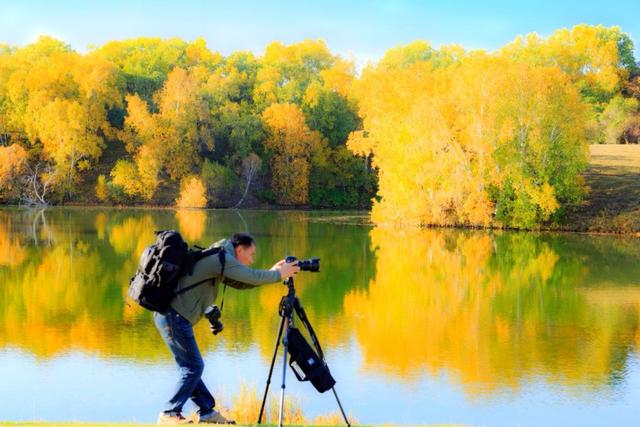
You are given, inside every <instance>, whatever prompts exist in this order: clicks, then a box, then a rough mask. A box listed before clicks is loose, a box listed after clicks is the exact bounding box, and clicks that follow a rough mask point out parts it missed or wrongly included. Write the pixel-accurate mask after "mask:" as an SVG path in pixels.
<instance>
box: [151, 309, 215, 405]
mask: <svg viewBox="0 0 640 427" xmlns="http://www.w3.org/2000/svg"><path fill="white" fill-rule="evenodd" d="M153 320H154V321H155V324H156V328H158V331H160V335H161V336H162V339H163V340H164V342H165V343H167V346H169V349H170V350H171V353H173V357H174V358H175V360H176V363H177V364H178V371H179V372H180V378H179V379H178V383H177V384H176V388H175V392H174V393H173V397H172V398H171V399H170V400H169V401H168V402H167V403H166V405H165V407H164V412H166V413H172V414H177V413H180V412H182V407H183V406H184V404H185V403H186V402H187V399H191V400H192V401H193V403H195V404H196V405H197V406H198V408H199V410H198V413H199V414H200V415H207V414H209V413H211V412H212V411H213V407H214V406H215V404H216V401H215V399H214V398H213V396H212V395H211V393H209V390H207V387H206V386H205V385H204V383H203V382H202V371H203V370H204V361H203V360H202V356H201V355H200V350H199V349H198V343H196V339H195V336H194V335H193V328H192V327H191V323H189V321H188V320H187V319H185V318H184V317H182V316H181V315H179V314H178V313H177V312H176V311H175V310H174V309H172V308H169V310H168V311H167V312H166V313H157V312H156V313H154V314H153Z"/></svg>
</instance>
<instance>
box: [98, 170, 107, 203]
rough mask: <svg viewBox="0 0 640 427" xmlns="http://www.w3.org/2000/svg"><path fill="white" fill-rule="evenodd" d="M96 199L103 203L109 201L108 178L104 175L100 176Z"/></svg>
mask: <svg viewBox="0 0 640 427" xmlns="http://www.w3.org/2000/svg"><path fill="white" fill-rule="evenodd" d="M96 197H97V198H98V200H100V201H101V202H105V201H106V200H107V197H108V194H107V178H106V177H105V176H104V175H99V176H98V182H97V183H96Z"/></svg>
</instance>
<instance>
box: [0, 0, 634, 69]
mask: <svg viewBox="0 0 640 427" xmlns="http://www.w3.org/2000/svg"><path fill="white" fill-rule="evenodd" d="M639 17H640V2H639V1H635V2H633V1H627V0H622V1H616V2H612V1H608V2H607V1H602V0H601V1H597V2H596V1H583V2H577V1H576V2H561V1H550V0H544V1H538V2H518V1H517V0H513V1H483V2H473V1H448V2H445V1H409V0H404V1H403V0H397V1H391V0H385V1H370V2H367V1H347V0H343V1H334V0H327V1H322V0H316V1H302V0H300V1H275V0H274V1H240V0H236V1H227V0H210V1H189V0H184V1H180V2H178V1H175V2H170V1H161V0H157V1H133V0H129V1H121V0H110V1H103V2H91V1H86V2H81V1H71V0H61V1H13V2H7V1H6V0H4V1H3V2H2V3H1V4H0V42H4V43H9V44H11V45H24V44H27V43H29V42H32V41H34V40H36V39H37V37H38V35H40V34H48V35H51V36H54V37H56V38H59V39H62V40H65V41H66V42H68V43H69V44H71V46H73V47H74V48H75V49H76V50H79V51H85V50H86V48H87V46H89V45H101V44H103V43H105V42H106V41H108V40H114V39H125V38H132V37H138V36H156V37H163V38H165V37H180V38H182V39H184V40H187V41H190V40H193V39H195V38H197V37H200V36H202V37H204V38H205V39H206V40H207V44H208V46H209V48H210V49H212V50H216V51H219V52H221V53H223V54H228V53H230V52H232V51H235V50H251V51H253V52H255V53H256V54H261V53H262V52H263V51H264V47H265V46H266V45H267V44H268V43H270V42H272V41H275V40H278V41H281V42H283V43H286V44H290V43H294V42H297V41H301V40H303V39H305V38H314V39H315V38H321V39H324V40H325V41H326V42H327V44H328V45H329V47H330V49H331V50H332V51H333V52H336V53H339V54H341V55H344V56H350V55H353V56H354V57H355V58H356V59H357V60H358V62H361V63H362V62H365V61H368V60H376V59H378V58H380V57H381V56H382V54H383V53H384V52H385V51H386V50H387V49H389V48H390V47H394V46H397V45H399V44H406V43H408V42H411V41H413V40H417V39H422V40H428V41H430V42H431V43H432V44H433V45H435V46H436V47H437V46H440V45H442V44H450V43H457V44H461V45H463V46H464V47H466V48H470V49H475V48H482V49H487V50H493V49H496V48H498V47H500V46H502V45H504V44H505V43H507V42H509V41H511V40H513V39H514V38H515V37H516V36H517V35H518V34H526V33H529V32H532V31H535V32H538V33H539V34H542V35H549V34H550V33H552V32H553V31H554V30H555V29H558V28H562V27H572V26H573V25H576V24H579V23H587V24H603V25H606V26H611V25H619V26H621V27H622V29H623V30H624V31H626V32H627V33H629V34H630V35H631V38H632V39H633V40H634V42H636V44H640V18H639ZM636 57H638V49H637V48H636Z"/></svg>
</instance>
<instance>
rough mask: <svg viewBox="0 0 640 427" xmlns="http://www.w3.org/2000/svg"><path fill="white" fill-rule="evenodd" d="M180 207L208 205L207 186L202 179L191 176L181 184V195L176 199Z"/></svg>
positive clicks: (202, 206)
mask: <svg viewBox="0 0 640 427" xmlns="http://www.w3.org/2000/svg"><path fill="white" fill-rule="evenodd" d="M176 206H178V207H180V208H204V207H206V206H207V188H206V187H205V185H204V183H203V182H202V179H200V178H198V177H197V176H189V177H186V178H185V179H183V180H182V183H181V184H180V197H178V199H177V200H176Z"/></svg>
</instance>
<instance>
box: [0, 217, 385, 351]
mask: <svg viewBox="0 0 640 427" xmlns="http://www.w3.org/2000/svg"><path fill="white" fill-rule="evenodd" d="M198 213H199V214H200V213H202V214H204V216H198V217H197V218H196V219H193V218H187V217H185V216H182V217H180V216H179V214H176V213H175V212H173V211H168V210H167V211H149V210H97V209H96V210H92V209H83V210H79V209H51V210H47V211H46V212H45V213H43V214H42V217H39V216H38V215H37V214H35V216H34V214H25V213H24V211H6V210H3V211H0V245H2V244H4V245H7V246H6V247H7V248H8V249H11V250H13V251H14V253H15V252H17V250H18V249H17V248H19V250H20V251H22V253H24V255H22V259H23V260H22V262H21V263H14V264H11V265H6V266H5V268H2V267H3V265H2V264H0V283H2V284H3V286H2V287H0V301H2V304H0V347H3V346H17V347H20V348H24V349H27V350H28V351H30V352H32V353H34V354H37V355H40V356H44V357H46V356H49V355H52V354H56V353H59V352H62V351H67V350H70V349H80V350H83V351H89V352H97V353H101V354H105V355H109V356H124V357H133V358H156V357H169V354H168V352H167V351H165V348H164V345H163V344H162V342H161V341H160V338H159V336H158V334H157V332H156V330H155V328H154V326H153V322H152V320H151V316H150V313H149V312H147V311H145V310H143V309H141V308H140V307H138V306H137V305H135V304H127V303H125V295H126V290H127V286H128V281H129V278H130V276H131V275H132V274H133V272H134V271H135V268H136V266H137V263H138V259H139V255H140V253H141V251H142V250H143V248H144V247H145V246H147V245H148V244H150V243H151V242H153V240H154V238H155V237H154V231H155V230H158V229H168V228H176V227H179V229H180V230H181V231H182V232H183V233H184V234H185V237H186V238H188V239H189V240H190V241H191V243H194V244H195V243H197V244H200V245H203V246H204V245H208V244H210V243H212V242H214V241H216V240H218V239H220V238H222V237H225V236H229V235H230V234H231V233H232V232H233V231H236V230H240V231H245V230H247V231H249V232H251V233H253V234H254V235H255V236H256V238H257V240H258V254H257V260H256V267H259V268H269V267H271V265H273V263H274V262H275V261H277V260H278V259H280V258H282V257H283V256H284V255H286V254H296V255H299V256H301V257H309V256H320V257H321V258H322V262H323V273H320V274H317V275H316V274H310V273H307V274H304V275H300V276H298V281H297V283H298V285H297V288H298V290H299V294H300V295H301V296H302V298H303V302H304V304H305V308H306V309H307V312H308V313H309V316H310V317H311V318H312V320H313V321H314V326H316V329H317V330H318V334H320V336H321V337H323V336H326V337H327V338H326V340H330V341H331V342H345V341H346V340H347V338H348V335H349V331H348V330H346V329H345V328H341V327H336V326H335V325H336V324H340V322H341V318H342V314H341V313H342V306H341V301H342V298H343V296H344V295H346V294H347V292H348V291H349V289H350V288H351V287H352V283H353V281H354V280H355V278H356V277H359V276H361V272H362V271H369V272H370V271H371V269H372V263H371V261H372V257H369V258H368V260H369V261H364V260H363V257H351V256H350V254H353V253H359V252H358V251H360V252H361V251H362V248H368V246H369V243H368V235H367V230H366V229H365V228H349V227H347V228H345V227H344V226H342V227H341V226H334V225H322V226H320V225H319V224H310V223H309V215H310V214H308V213H283V212H246V213H243V218H240V217H239V216H238V215H237V213H235V212H233V211H223V212H216V211H200V212H198ZM34 218H37V220H36V221H34V220H33V219H34ZM193 223H197V224H198V227H197V228H198V230H200V231H197V233H195V232H194V233H193V234H188V233H190V231H189V230H188V227H189V226H190V224H193ZM245 223H246V224H245ZM34 224H35V225H34ZM34 230H35V234H34V232H33V231H34ZM34 235H35V236H37V239H34V238H33V236H34ZM12 245H13V246H12ZM324 268H326V270H329V271H330V272H331V273H330V274H325V273H324ZM369 274H370V275H371V273H369ZM359 283H360V284H359V285H358V286H362V280H360V282H359ZM365 285H366V282H365ZM284 292H285V288H284V287H283V286H281V285H273V286H265V287H263V288H260V289H256V290H251V291H243V292H238V291H235V290H233V289H228V290H227V294H226V299H227V301H226V303H225V309H224V310H225V312H224V318H223V320H224V322H225V331H224V333H223V334H222V336H219V337H216V338H214V337H212V336H211V335H210V333H209V331H208V329H207V328H206V325H204V324H201V325H198V328H197V331H196V332H197V334H198V335H199V337H200V340H201V342H202V343H203V347H204V348H208V347H209V348H210V347H216V346H219V345H223V346H226V347H233V348H239V349H246V348H248V347H249V346H250V345H252V344H254V343H257V344H258V345H259V346H260V349H261V352H262V353H263V354H264V355H265V357H269V356H270V353H271V351H272V350H273V345H274V342H273V341H274V339H275V333H276V332H277V330H276V328H277V325H278V321H279V318H278V302H279V301H280V297H281V296H282V295H283V294H284ZM326 340H325V341H326Z"/></svg>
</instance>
